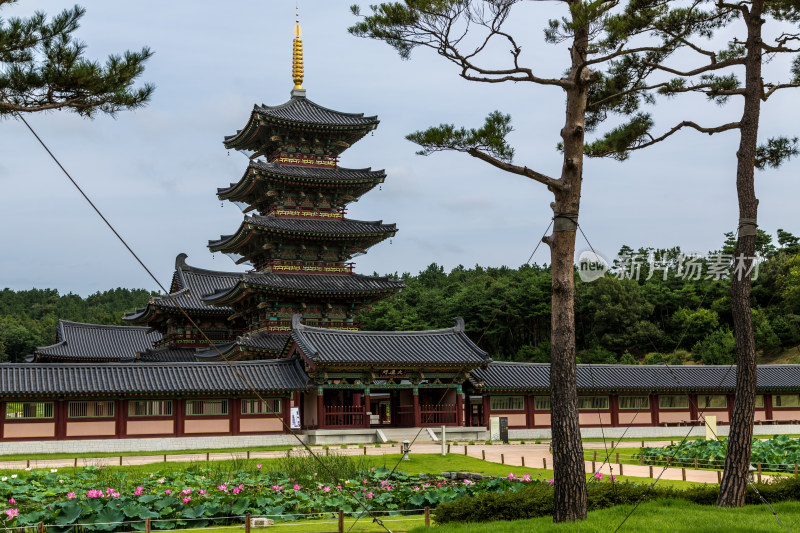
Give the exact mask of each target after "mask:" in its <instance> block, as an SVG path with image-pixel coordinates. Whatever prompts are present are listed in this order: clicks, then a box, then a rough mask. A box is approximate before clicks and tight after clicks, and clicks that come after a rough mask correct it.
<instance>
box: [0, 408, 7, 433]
mask: <svg viewBox="0 0 800 533" xmlns="http://www.w3.org/2000/svg"><path fill="white" fill-rule="evenodd" d="M5 427H6V402H0V440H2V439H3V436H4V435H5Z"/></svg>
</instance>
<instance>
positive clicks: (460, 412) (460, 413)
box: [456, 385, 464, 427]
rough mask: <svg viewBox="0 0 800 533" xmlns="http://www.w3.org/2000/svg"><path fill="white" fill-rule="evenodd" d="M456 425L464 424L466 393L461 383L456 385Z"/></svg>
mask: <svg viewBox="0 0 800 533" xmlns="http://www.w3.org/2000/svg"><path fill="white" fill-rule="evenodd" d="M456 426H458V427H463V426H464V393H463V392H462V390H461V385H459V386H458V387H456Z"/></svg>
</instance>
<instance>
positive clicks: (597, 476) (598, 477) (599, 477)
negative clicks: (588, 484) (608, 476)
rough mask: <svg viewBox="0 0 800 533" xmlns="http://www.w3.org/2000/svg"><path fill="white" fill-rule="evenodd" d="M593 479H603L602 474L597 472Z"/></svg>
mask: <svg viewBox="0 0 800 533" xmlns="http://www.w3.org/2000/svg"><path fill="white" fill-rule="evenodd" d="M594 477H595V478H596V479H603V473H602V472H598V473H596V474H595V475H594Z"/></svg>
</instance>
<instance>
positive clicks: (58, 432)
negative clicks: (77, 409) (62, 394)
mask: <svg viewBox="0 0 800 533" xmlns="http://www.w3.org/2000/svg"><path fill="white" fill-rule="evenodd" d="M67 414H68V413H67V401H66V400H59V401H57V402H53V418H54V420H53V422H55V426H56V427H55V438H56V440H64V439H66V438H67Z"/></svg>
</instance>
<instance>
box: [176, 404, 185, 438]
mask: <svg viewBox="0 0 800 533" xmlns="http://www.w3.org/2000/svg"><path fill="white" fill-rule="evenodd" d="M173 404H174V408H175V413H174V415H175V436H176V437H183V435H184V433H183V421H184V420H185V419H186V402H185V401H184V400H182V399H175V400H173Z"/></svg>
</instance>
